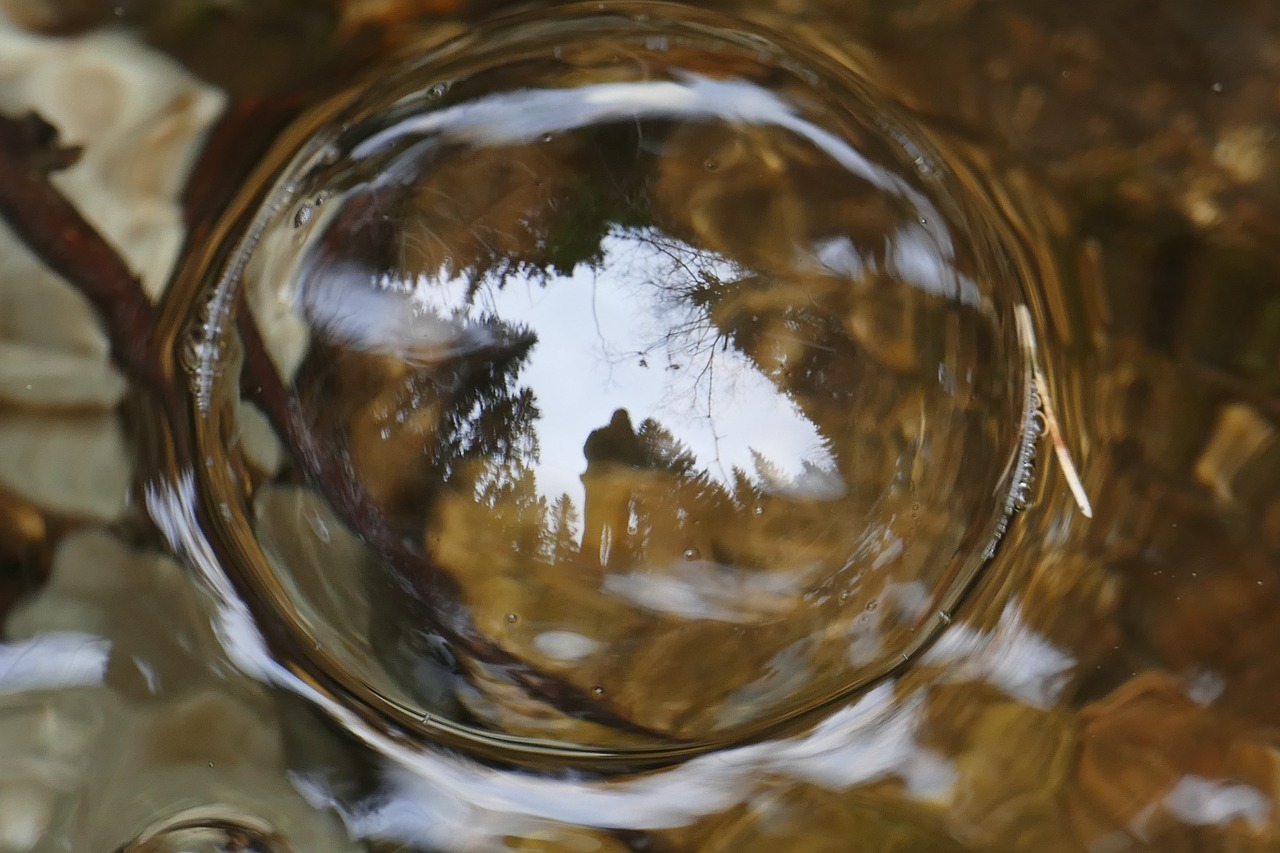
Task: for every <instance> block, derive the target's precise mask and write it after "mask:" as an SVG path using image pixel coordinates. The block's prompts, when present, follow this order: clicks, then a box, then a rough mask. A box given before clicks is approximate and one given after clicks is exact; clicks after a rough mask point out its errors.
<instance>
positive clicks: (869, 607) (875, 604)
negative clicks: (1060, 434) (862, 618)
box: [867, 598, 880, 611]
mask: <svg viewBox="0 0 1280 853" xmlns="http://www.w3.org/2000/svg"><path fill="white" fill-rule="evenodd" d="M879 607H880V602H879V601H877V600H876V599H874V598H873V599H871V600H870V601H868V602H867V610H870V611H875V610H876V609H877V608H879Z"/></svg>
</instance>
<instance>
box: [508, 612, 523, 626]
mask: <svg viewBox="0 0 1280 853" xmlns="http://www.w3.org/2000/svg"><path fill="white" fill-rule="evenodd" d="M519 621H520V614H519V613H508V614H507V624H508V625H514V624H515V623H517V622H519Z"/></svg>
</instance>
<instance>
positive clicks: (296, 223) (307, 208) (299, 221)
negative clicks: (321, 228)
mask: <svg viewBox="0 0 1280 853" xmlns="http://www.w3.org/2000/svg"><path fill="white" fill-rule="evenodd" d="M310 221H311V205H309V204H304V205H303V206H302V207H300V208H298V212H297V213H295V214H294V215H293V227H294V228H301V227H302V226H303V225H306V224H307V223H308V222H310Z"/></svg>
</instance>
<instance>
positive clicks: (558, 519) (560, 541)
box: [549, 493, 578, 566]
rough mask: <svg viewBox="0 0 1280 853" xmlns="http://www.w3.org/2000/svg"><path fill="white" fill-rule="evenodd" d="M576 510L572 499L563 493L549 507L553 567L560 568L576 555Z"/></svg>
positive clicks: (550, 555)
mask: <svg viewBox="0 0 1280 853" xmlns="http://www.w3.org/2000/svg"><path fill="white" fill-rule="evenodd" d="M577 526H578V510H577V509H576V508H575V507H574V505H573V499H572V498H570V497H569V495H567V494H565V493H561V495H560V497H558V498H556V502H555V503H554V504H552V506H551V520H550V545H549V547H550V554H549V557H550V561H551V565H553V566H561V565H564V564H565V563H568V562H569V561H571V560H573V559H574V558H575V557H577V555H578V531H577Z"/></svg>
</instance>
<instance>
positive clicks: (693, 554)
mask: <svg viewBox="0 0 1280 853" xmlns="http://www.w3.org/2000/svg"><path fill="white" fill-rule="evenodd" d="M699 556H700V555H699V554H698V549H697V548H685V549H684V558H685V559H686V560H696V559H698V557H699Z"/></svg>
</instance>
